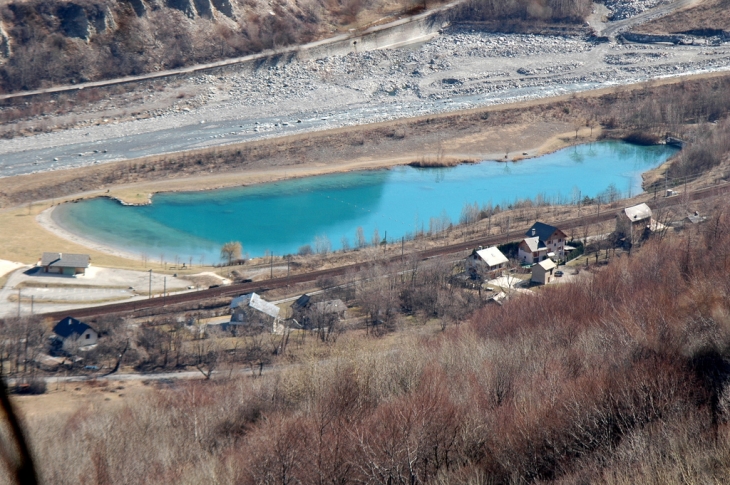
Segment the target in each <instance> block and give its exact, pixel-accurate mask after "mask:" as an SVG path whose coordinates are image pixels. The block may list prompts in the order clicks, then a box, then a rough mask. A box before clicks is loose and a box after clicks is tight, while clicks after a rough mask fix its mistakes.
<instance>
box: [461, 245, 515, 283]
mask: <svg viewBox="0 0 730 485" xmlns="http://www.w3.org/2000/svg"><path fill="white" fill-rule="evenodd" d="M508 262H509V260H508V259H507V257H506V256H505V255H504V254H502V251H500V250H499V249H497V247H496V246H492V247H491V248H486V249H482V248H481V247H480V248H479V249H475V250H474V251H472V253H471V254H470V255H469V256H468V257H467V258H466V271H467V273H468V274H469V276H470V277H472V278H477V277H480V276H481V277H487V278H496V277H498V276H501V274H502V270H503V269H504V268H506V267H507V263H508Z"/></svg>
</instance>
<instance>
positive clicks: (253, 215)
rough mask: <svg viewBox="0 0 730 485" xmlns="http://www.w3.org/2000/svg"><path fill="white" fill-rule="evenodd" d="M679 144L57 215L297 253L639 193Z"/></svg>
mask: <svg viewBox="0 0 730 485" xmlns="http://www.w3.org/2000/svg"><path fill="white" fill-rule="evenodd" d="M675 152H676V149H673V148H671V147H667V146H651V147H643V146H636V145H630V144H627V143H623V142H615V141H604V142H597V143H592V144H586V145H579V146H576V147H571V148H567V149H564V150H560V151H558V152H555V153H552V154H549V155H545V156H542V157H539V158H533V159H529V160H524V161H520V162H499V163H498V162H492V161H487V162H483V163H479V164H470V165H460V166H457V167H453V168H429V169H417V168H411V167H396V168H393V169H390V170H374V171H363V172H351V173H345V174H333V175H323V176H317V177H309V178H303V179H295V180H287V181H282V182H277V183H269V184H261V185H256V186H251V187H238V188H232V189H222V190H214V191H203V192H189V193H170V194H160V195H156V196H155V197H154V200H153V203H152V204H151V205H147V206H137V207H131V206H123V205H121V204H119V203H117V202H115V201H112V200H109V199H106V198H98V199H92V200H88V201H82V202H78V203H69V204H63V205H61V206H59V207H57V208H56V209H55V210H54V211H53V218H54V220H55V221H56V222H57V223H58V224H60V225H61V226H62V227H64V228H65V229H67V230H69V231H71V232H73V233H76V234H79V235H83V236H84V237H85V238H87V239H91V240H94V241H97V242H99V243H102V244H105V245H107V246H112V247H115V248H119V249H122V250H124V251H127V252H131V253H133V254H139V255H142V254H146V255H148V256H149V258H150V259H153V260H154V259H160V255H164V259H165V260H166V261H174V259H175V257H176V256H177V257H179V258H180V259H181V261H185V262H187V261H188V259H189V258H190V257H192V258H193V262H194V263H199V262H200V261H201V258H202V261H203V262H205V263H206V264H210V263H213V262H218V261H220V247H221V245H222V244H223V243H225V242H227V241H240V242H241V243H242V244H243V246H244V251H245V252H246V253H248V254H249V255H250V256H252V257H254V256H261V255H263V254H265V252H266V251H269V252H273V253H274V254H276V255H283V254H290V253H296V252H297V250H298V248H299V247H301V246H303V245H306V244H311V245H312V246H313V247H314V241H315V238H320V240H321V238H322V237H323V236H326V237H327V238H328V239H329V241H330V242H331V245H332V249H338V248H340V247H341V245H342V242H341V241H342V238H343V236H344V237H346V238H347V239H348V242H349V245H350V246H351V247H354V246H355V240H356V230H357V228H358V227H362V228H363V232H364V234H365V237H366V239H367V240H368V242H369V241H370V240H371V238H372V234H373V232H374V230H375V229H377V230H378V232H379V234H380V237H381V238H383V237H384V236H385V235H386V232H387V237H388V240H389V241H391V240H393V241H394V240H399V239H400V238H401V237H402V236H405V235H408V234H413V233H415V232H417V231H419V230H421V229H423V230H426V231H428V230H429V224H430V220H431V218H440V219H442V220H443V219H450V220H451V221H452V222H454V223H458V222H459V217H460V214H461V211H462V208H463V207H464V205H465V204H466V203H469V204H473V203H475V202H476V203H478V204H479V206H483V205H485V204H487V203H491V204H492V205H495V206H496V205H498V204H499V205H501V206H503V207H505V206H508V205H509V204H511V203H513V202H514V201H516V200H518V199H526V198H530V199H533V200H535V199H536V198H537V197H538V196H541V197H543V198H545V199H547V200H551V201H554V202H562V203H569V202H572V201H574V200H576V199H577V198H583V197H585V196H588V197H595V196H596V195H598V194H600V193H602V192H604V191H605V190H606V189H607V188H608V187H609V186H610V185H613V186H614V187H615V188H616V189H618V190H619V191H620V192H621V194H622V196H624V197H626V196H629V195H636V194H638V193H640V192H641V173H642V172H645V171H646V170H649V169H651V168H653V167H656V166H657V165H659V164H661V163H662V162H664V161H665V160H666V159H667V158H669V157H670V156H671V155H673V154H674V153H675Z"/></svg>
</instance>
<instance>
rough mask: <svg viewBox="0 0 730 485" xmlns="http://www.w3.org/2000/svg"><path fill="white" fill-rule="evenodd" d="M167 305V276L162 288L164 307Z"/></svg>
mask: <svg viewBox="0 0 730 485" xmlns="http://www.w3.org/2000/svg"><path fill="white" fill-rule="evenodd" d="M165 305H167V276H165V280H164V282H163V286H162V306H165Z"/></svg>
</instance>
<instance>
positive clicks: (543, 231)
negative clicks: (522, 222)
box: [525, 222, 559, 241]
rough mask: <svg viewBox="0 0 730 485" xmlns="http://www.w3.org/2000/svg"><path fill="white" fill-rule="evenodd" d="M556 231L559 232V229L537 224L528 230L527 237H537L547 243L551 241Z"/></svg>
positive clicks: (541, 223)
mask: <svg viewBox="0 0 730 485" xmlns="http://www.w3.org/2000/svg"><path fill="white" fill-rule="evenodd" d="M555 231H559V229H558V228H557V227H555V226H551V225H549V224H545V223H544V222H536V223H534V224H533V225H532V227H531V228H530V229H528V230H527V232H526V233H525V236H527V237H535V236H537V237H538V238H539V239H540V241H547V240H548V239H550V236H552V235H553V234H554V233H555Z"/></svg>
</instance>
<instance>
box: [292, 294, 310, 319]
mask: <svg viewBox="0 0 730 485" xmlns="http://www.w3.org/2000/svg"><path fill="white" fill-rule="evenodd" d="M311 302H312V297H311V296H309V295H307V294H306V293H305V294H303V295H302V296H300V297H299V298H297V299H296V300H295V301H294V303H292V304H291V309H292V312H293V313H294V315H297V314H300V313H301V312H303V311H304V310H306V309H307V308H309V304H310V303H311Z"/></svg>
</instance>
